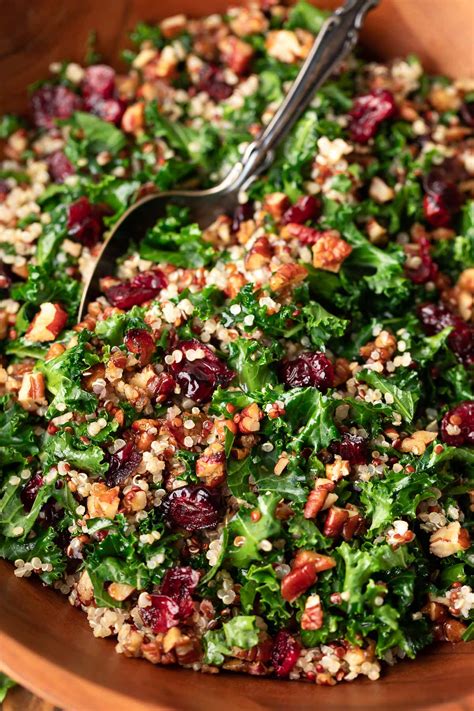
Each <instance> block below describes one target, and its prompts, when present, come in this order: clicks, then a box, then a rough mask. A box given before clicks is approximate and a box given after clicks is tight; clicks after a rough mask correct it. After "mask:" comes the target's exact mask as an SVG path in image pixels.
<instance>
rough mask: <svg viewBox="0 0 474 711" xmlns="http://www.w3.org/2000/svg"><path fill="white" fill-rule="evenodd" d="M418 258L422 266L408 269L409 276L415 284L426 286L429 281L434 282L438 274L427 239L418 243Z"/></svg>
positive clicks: (422, 239) (423, 238) (406, 269)
mask: <svg viewBox="0 0 474 711" xmlns="http://www.w3.org/2000/svg"><path fill="white" fill-rule="evenodd" d="M418 247H419V249H418V254H417V255H416V256H418V258H419V259H420V264H419V265H418V266H417V267H415V268H411V267H406V268H405V271H406V273H407V276H408V277H409V278H410V279H411V280H412V282H413V283H414V284H426V282H428V281H433V280H434V279H435V278H436V275H437V274H438V265H437V264H435V262H434V261H433V259H432V258H431V254H430V243H429V241H428V240H427V239H426V237H422V238H421V239H420V240H419V241H418Z"/></svg>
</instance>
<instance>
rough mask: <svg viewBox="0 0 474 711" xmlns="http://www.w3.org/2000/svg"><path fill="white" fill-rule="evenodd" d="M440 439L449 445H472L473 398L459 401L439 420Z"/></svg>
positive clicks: (473, 441) (473, 422)
mask: <svg viewBox="0 0 474 711" xmlns="http://www.w3.org/2000/svg"><path fill="white" fill-rule="evenodd" d="M448 428H449V429H448ZM449 430H451V432H450V431H449ZM452 430H454V432H453V431H452ZM441 439H442V440H443V442H445V443H446V444H448V445H450V446H451V447H463V446H465V445H469V444H473V445H474V400H467V401H466V402H461V403H460V404H459V405H456V407H454V408H453V409H452V410H450V411H449V412H447V413H446V414H445V416H444V417H443V419H442V420H441Z"/></svg>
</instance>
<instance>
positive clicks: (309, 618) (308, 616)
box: [301, 595, 324, 630]
mask: <svg viewBox="0 0 474 711" xmlns="http://www.w3.org/2000/svg"><path fill="white" fill-rule="evenodd" d="M323 620H324V615H323V608H322V606H321V598H320V597H319V595H309V597H308V599H307V600H306V603H305V606H304V612H303V614H302V616H301V629H302V630H319V629H321V627H322V626H323Z"/></svg>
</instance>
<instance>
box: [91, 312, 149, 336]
mask: <svg viewBox="0 0 474 711" xmlns="http://www.w3.org/2000/svg"><path fill="white" fill-rule="evenodd" d="M143 315H144V309H143V308H141V307H140V306H133V307H132V308H131V309H130V311H127V313H123V314H114V315H113V316H109V318H106V319H104V320H103V321H98V322H97V325H96V327H95V331H94V333H95V335H96V336H97V337H98V338H100V339H101V341H103V342H104V343H106V344H107V345H108V346H120V345H122V343H123V339H124V336H125V333H126V332H127V331H129V330H130V329H131V328H142V329H145V330H149V329H148V326H147V325H146V323H145V321H144V320H143Z"/></svg>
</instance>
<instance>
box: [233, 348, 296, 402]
mask: <svg viewBox="0 0 474 711" xmlns="http://www.w3.org/2000/svg"><path fill="white" fill-rule="evenodd" d="M282 355H283V348H282V347H281V345H280V344H279V343H277V342H274V343H273V344H272V345H271V346H270V347H268V348H267V347H265V346H263V345H262V344H261V343H260V342H259V341H255V340H253V339H247V338H238V339H237V340H236V341H231V342H230V343H229V365H230V367H231V368H232V369H233V370H235V371H236V372H237V378H238V381H239V384H240V386H241V387H242V388H243V390H244V391H245V392H252V391H253V390H260V389H261V388H262V387H263V386H264V385H268V384H269V383H270V384H276V382H277V380H278V379H277V375H276V372H275V369H274V368H272V367H271V366H272V365H273V364H274V363H276V362H278V361H279V360H281V358H282Z"/></svg>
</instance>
